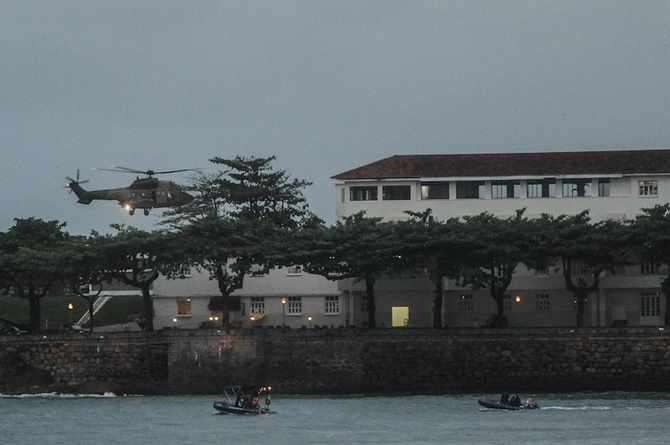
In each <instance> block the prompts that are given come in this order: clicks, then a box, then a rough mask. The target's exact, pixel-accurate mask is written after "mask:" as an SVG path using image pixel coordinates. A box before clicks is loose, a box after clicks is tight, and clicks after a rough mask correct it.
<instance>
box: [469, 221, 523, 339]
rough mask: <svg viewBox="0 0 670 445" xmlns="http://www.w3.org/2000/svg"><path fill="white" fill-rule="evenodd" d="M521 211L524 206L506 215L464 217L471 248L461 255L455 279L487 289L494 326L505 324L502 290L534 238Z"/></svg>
mask: <svg viewBox="0 0 670 445" xmlns="http://www.w3.org/2000/svg"><path fill="white" fill-rule="evenodd" d="M523 214H524V210H519V211H517V214H516V215H515V216H513V217H510V218H506V219H501V218H497V217H495V216H494V215H492V214H490V213H487V212H485V213H481V214H479V215H476V216H466V217H464V220H465V227H464V230H463V233H464V235H463V240H464V241H466V242H467V243H468V244H469V245H471V246H472V248H471V249H470V250H469V251H468V252H467V254H465V255H464V257H463V261H462V262H461V270H460V271H459V273H458V275H460V278H459V280H458V283H459V284H460V285H465V286H469V287H470V288H472V289H474V290H477V289H488V290H489V292H490V294H491V297H492V298H493V300H494V301H495V303H496V308H497V311H496V314H494V315H493V319H492V325H493V326H494V327H506V326H507V323H508V322H507V318H506V317H505V315H504V310H505V308H504V298H505V292H506V291H507V288H508V287H509V285H510V283H511V282H512V276H513V275H514V271H515V270H516V267H517V266H518V265H519V263H522V262H524V260H525V259H527V257H528V252H529V247H530V245H531V244H532V242H533V241H532V237H531V236H530V234H531V233H533V231H532V226H531V223H530V222H529V221H528V219H527V218H526V217H525V216H523Z"/></svg>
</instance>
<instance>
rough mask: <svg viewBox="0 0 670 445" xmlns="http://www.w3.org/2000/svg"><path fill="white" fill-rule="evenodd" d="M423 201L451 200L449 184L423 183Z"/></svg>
mask: <svg viewBox="0 0 670 445" xmlns="http://www.w3.org/2000/svg"><path fill="white" fill-rule="evenodd" d="M421 199H449V183H448V182H422V183H421Z"/></svg>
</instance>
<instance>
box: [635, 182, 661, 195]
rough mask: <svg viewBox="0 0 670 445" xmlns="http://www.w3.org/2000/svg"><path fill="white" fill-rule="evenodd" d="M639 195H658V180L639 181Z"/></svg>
mask: <svg viewBox="0 0 670 445" xmlns="http://www.w3.org/2000/svg"><path fill="white" fill-rule="evenodd" d="M639 186H640V196H658V181H640V182H639Z"/></svg>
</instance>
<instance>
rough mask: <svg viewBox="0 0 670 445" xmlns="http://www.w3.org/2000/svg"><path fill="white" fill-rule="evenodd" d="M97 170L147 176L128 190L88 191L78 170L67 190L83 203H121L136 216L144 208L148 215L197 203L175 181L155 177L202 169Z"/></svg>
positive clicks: (134, 182) (114, 168)
mask: <svg viewBox="0 0 670 445" xmlns="http://www.w3.org/2000/svg"><path fill="white" fill-rule="evenodd" d="M94 170H105V171H113V172H121V173H136V174H143V175H146V177H144V178H140V177H139V176H138V177H137V179H136V180H135V181H133V183H132V184H130V185H129V186H128V187H121V188H115V189H102V190H90V191H89V190H85V189H84V188H83V187H82V186H81V184H84V183H87V182H88V180H84V181H80V180H79V170H77V177H76V179H73V178H70V177H69V176H68V177H67V180H68V181H69V182H68V183H67V186H66V188H68V187H69V188H70V189H71V191H73V192H74V193H75V195H77V198H79V200H78V201H77V203H79V204H90V203H91V202H92V201H93V200H106V201H118V202H119V205H120V206H121V207H123V208H124V209H127V210H128V213H129V214H130V215H134V214H135V209H143V210H144V214H145V215H149V212H150V211H151V209H153V208H163V207H176V206H180V205H184V204H187V203H189V202H191V201H192V200H193V196H191V195H189V194H188V193H187V192H186V191H185V190H184V188H183V187H182V186H180V185H178V184H176V183H174V182H172V181H159V180H158V179H156V178H154V176H155V175H163V174H168V173H178V172H185V171H197V170H200V169H193V168H183V169H179V170H166V171H154V170H136V169H133V168H128V167H119V166H112V167H111V168H96V169H94Z"/></svg>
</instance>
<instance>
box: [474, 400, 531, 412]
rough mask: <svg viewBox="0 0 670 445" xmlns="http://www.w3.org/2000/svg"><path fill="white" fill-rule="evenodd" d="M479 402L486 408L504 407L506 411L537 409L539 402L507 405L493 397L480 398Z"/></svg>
mask: <svg viewBox="0 0 670 445" xmlns="http://www.w3.org/2000/svg"><path fill="white" fill-rule="evenodd" d="M477 403H479V404H480V405H481V406H483V407H484V408H489V409H502V410H506V411H520V410H525V409H537V408H538V406H537V404H532V405H528V406H527V405H521V406H513V405H506V404H504V403H500V402H499V401H497V400H491V399H479V400H477Z"/></svg>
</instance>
